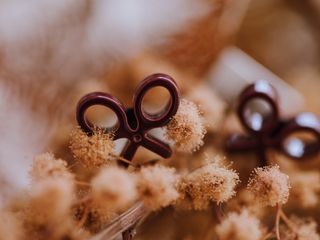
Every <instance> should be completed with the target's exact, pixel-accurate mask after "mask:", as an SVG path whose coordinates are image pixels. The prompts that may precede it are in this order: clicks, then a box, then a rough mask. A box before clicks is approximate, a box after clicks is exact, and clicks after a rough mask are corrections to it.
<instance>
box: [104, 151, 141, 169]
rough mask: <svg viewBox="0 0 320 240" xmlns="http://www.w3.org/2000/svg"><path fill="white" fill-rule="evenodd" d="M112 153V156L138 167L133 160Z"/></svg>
mask: <svg viewBox="0 0 320 240" xmlns="http://www.w3.org/2000/svg"><path fill="white" fill-rule="evenodd" d="M110 155H111V156H112V157H115V158H116V159H117V160H119V161H121V162H124V163H127V164H129V165H131V166H132V167H136V166H135V165H134V164H133V163H132V162H131V161H129V160H128V159H125V158H124V157H121V156H119V155H117V154H114V153H110Z"/></svg>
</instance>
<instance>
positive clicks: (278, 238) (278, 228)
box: [275, 204, 281, 240]
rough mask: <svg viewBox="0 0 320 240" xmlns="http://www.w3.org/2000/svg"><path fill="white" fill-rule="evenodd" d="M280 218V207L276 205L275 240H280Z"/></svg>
mask: <svg viewBox="0 0 320 240" xmlns="http://www.w3.org/2000/svg"><path fill="white" fill-rule="evenodd" d="M280 216H281V205H280V204H277V214H276V225H275V232H276V237H277V240H281V237H280Z"/></svg>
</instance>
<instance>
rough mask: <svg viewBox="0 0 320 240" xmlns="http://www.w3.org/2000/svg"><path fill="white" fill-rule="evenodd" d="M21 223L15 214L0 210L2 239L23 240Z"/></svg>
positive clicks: (0, 235) (0, 236) (0, 233)
mask: <svg viewBox="0 0 320 240" xmlns="http://www.w3.org/2000/svg"><path fill="white" fill-rule="evenodd" d="M22 236H23V230H22V225H21V222H20V221H19V220H18V218H17V216H15V215H14V214H13V213H11V212H9V211H6V210H0V239H1V240H19V239H23V238H22Z"/></svg>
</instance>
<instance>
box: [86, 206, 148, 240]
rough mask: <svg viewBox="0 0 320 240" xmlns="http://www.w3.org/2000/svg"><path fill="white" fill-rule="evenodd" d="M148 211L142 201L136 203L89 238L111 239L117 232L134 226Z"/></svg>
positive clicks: (95, 239) (98, 239)
mask: <svg viewBox="0 0 320 240" xmlns="http://www.w3.org/2000/svg"><path fill="white" fill-rule="evenodd" d="M149 212H150V210H149V209H147V208H146V207H145V206H144V205H143V203H137V204H135V205H134V206H133V207H131V208H130V209H129V210H128V211H126V212H125V213H123V214H122V215H120V216H119V217H117V218H116V219H115V220H113V221H112V222H111V223H110V224H108V226H107V227H106V228H105V230H103V231H102V232H101V233H99V234H97V235H96V236H94V237H92V238H90V239H89V240H106V239H108V240H112V239H114V238H115V237H117V236H118V235H119V234H121V233H123V232H125V231H126V230H128V229H130V228H131V227H133V226H135V225H136V224H137V223H138V222H139V221H140V220H141V219H143V218H145V217H146V216H147V215H148V214H149Z"/></svg>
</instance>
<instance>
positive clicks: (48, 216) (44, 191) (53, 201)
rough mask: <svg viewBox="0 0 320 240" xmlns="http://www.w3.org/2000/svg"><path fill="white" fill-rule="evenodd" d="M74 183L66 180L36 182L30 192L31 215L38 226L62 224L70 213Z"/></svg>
mask: <svg viewBox="0 0 320 240" xmlns="http://www.w3.org/2000/svg"><path fill="white" fill-rule="evenodd" d="M73 187H74V186H73V183H72V181H70V180H69V179H66V178H60V179H59V178H57V179H46V180H43V181H40V182H36V183H35V184H34V185H33V186H32V188H31V190H30V195H31V196H30V204H29V205H30V206H29V209H30V214H31V215H32V221H33V222H35V223H38V224H43V223H48V222H55V223H56V222H60V221H61V219H63V218H65V217H67V216H68V215H69V213H70V208H71V204H72V201H73V194H74V188H73Z"/></svg>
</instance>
